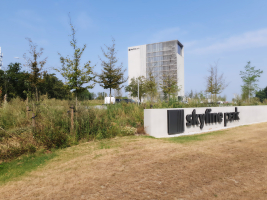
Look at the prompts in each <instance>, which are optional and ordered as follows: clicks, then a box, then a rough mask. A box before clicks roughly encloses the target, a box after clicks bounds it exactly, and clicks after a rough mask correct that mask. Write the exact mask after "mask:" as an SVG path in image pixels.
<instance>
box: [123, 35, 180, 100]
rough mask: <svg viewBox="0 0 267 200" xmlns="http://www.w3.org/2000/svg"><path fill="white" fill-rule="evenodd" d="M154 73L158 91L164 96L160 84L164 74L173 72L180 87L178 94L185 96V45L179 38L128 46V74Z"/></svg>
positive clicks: (134, 76) (135, 76)
mask: <svg viewBox="0 0 267 200" xmlns="http://www.w3.org/2000/svg"><path fill="white" fill-rule="evenodd" d="M149 73H153V75H154V76H155V79H156V82H157V84H158V92H159V93H160V95H161V96H163V92H162V89H161V88H160V85H161V84H162V82H163V79H164V75H166V74H171V75H172V76H173V78H174V79H175V80H176V81H177V86H178V87H179V88H180V91H179V92H178V96H184V47H183V45H182V44H181V43H180V42H179V41H178V40H172V41H167V42H159V43H153V44H146V45H140V46H134V47H129V48H128V76H129V83H130V81H131V78H137V77H138V76H144V77H147V76H148V74H149Z"/></svg>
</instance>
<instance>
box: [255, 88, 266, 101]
mask: <svg viewBox="0 0 267 200" xmlns="http://www.w3.org/2000/svg"><path fill="white" fill-rule="evenodd" d="M256 97H258V98H259V99H260V101H261V102H263V101H264V99H267V87H265V88H264V89H262V90H259V91H257V92H256Z"/></svg>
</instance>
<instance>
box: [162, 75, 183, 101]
mask: <svg viewBox="0 0 267 200" xmlns="http://www.w3.org/2000/svg"><path fill="white" fill-rule="evenodd" d="M175 76H176V75H173V74H171V73H170V72H167V73H163V74H162V77H161V80H162V83H161V84H160V88H161V89H162V92H163V93H164V96H168V100H170V96H171V95H173V96H177V95H178V92H179V91H180V90H181V88H179V87H178V86H177V79H176V77H175Z"/></svg>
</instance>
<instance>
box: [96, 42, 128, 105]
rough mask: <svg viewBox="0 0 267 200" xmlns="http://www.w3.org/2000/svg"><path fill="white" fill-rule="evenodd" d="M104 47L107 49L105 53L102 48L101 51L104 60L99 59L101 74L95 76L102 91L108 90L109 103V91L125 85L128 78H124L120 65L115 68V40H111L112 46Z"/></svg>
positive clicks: (123, 71)
mask: <svg viewBox="0 0 267 200" xmlns="http://www.w3.org/2000/svg"><path fill="white" fill-rule="evenodd" d="M105 47H106V48H107V50H106V51H105V50H104V49H103V48H101V49H102V52H103V54H104V58H105V59H106V60H103V59H101V58H100V60H101V65H102V66H103V69H102V72H101V74H96V76H98V80H97V81H96V82H97V83H99V84H100V86H101V87H103V88H104V89H109V95H110V102H111V90H112V89H120V88H122V86H121V85H122V84H123V83H125V82H126V81H127V79H128V78H124V73H125V71H126V69H124V70H123V69H122V68H123V66H122V63H121V65H119V66H117V67H116V63H117V62H118V60H117V58H116V53H117V52H116V51H115V40H114V39H113V38H112V45H111V46H107V45H105Z"/></svg>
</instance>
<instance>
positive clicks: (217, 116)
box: [186, 107, 240, 129]
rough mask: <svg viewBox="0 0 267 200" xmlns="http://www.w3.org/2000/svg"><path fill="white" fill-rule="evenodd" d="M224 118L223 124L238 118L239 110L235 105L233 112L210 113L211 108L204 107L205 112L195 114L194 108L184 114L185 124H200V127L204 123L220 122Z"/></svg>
mask: <svg viewBox="0 0 267 200" xmlns="http://www.w3.org/2000/svg"><path fill="white" fill-rule="evenodd" d="M223 118H224V126H227V123H228V122H229V121H230V122H231V121H233V120H239V119H240V118H239V112H238V111H237V107H235V112H228V113H224V114H223V113H222V112H218V113H211V109H206V111H205V114H196V109H194V110H193V112H192V114H191V115H186V122H187V123H186V126H192V125H193V126H194V125H199V124H200V129H202V128H203V127H204V123H205V124H213V123H221V122H222V121H223Z"/></svg>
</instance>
